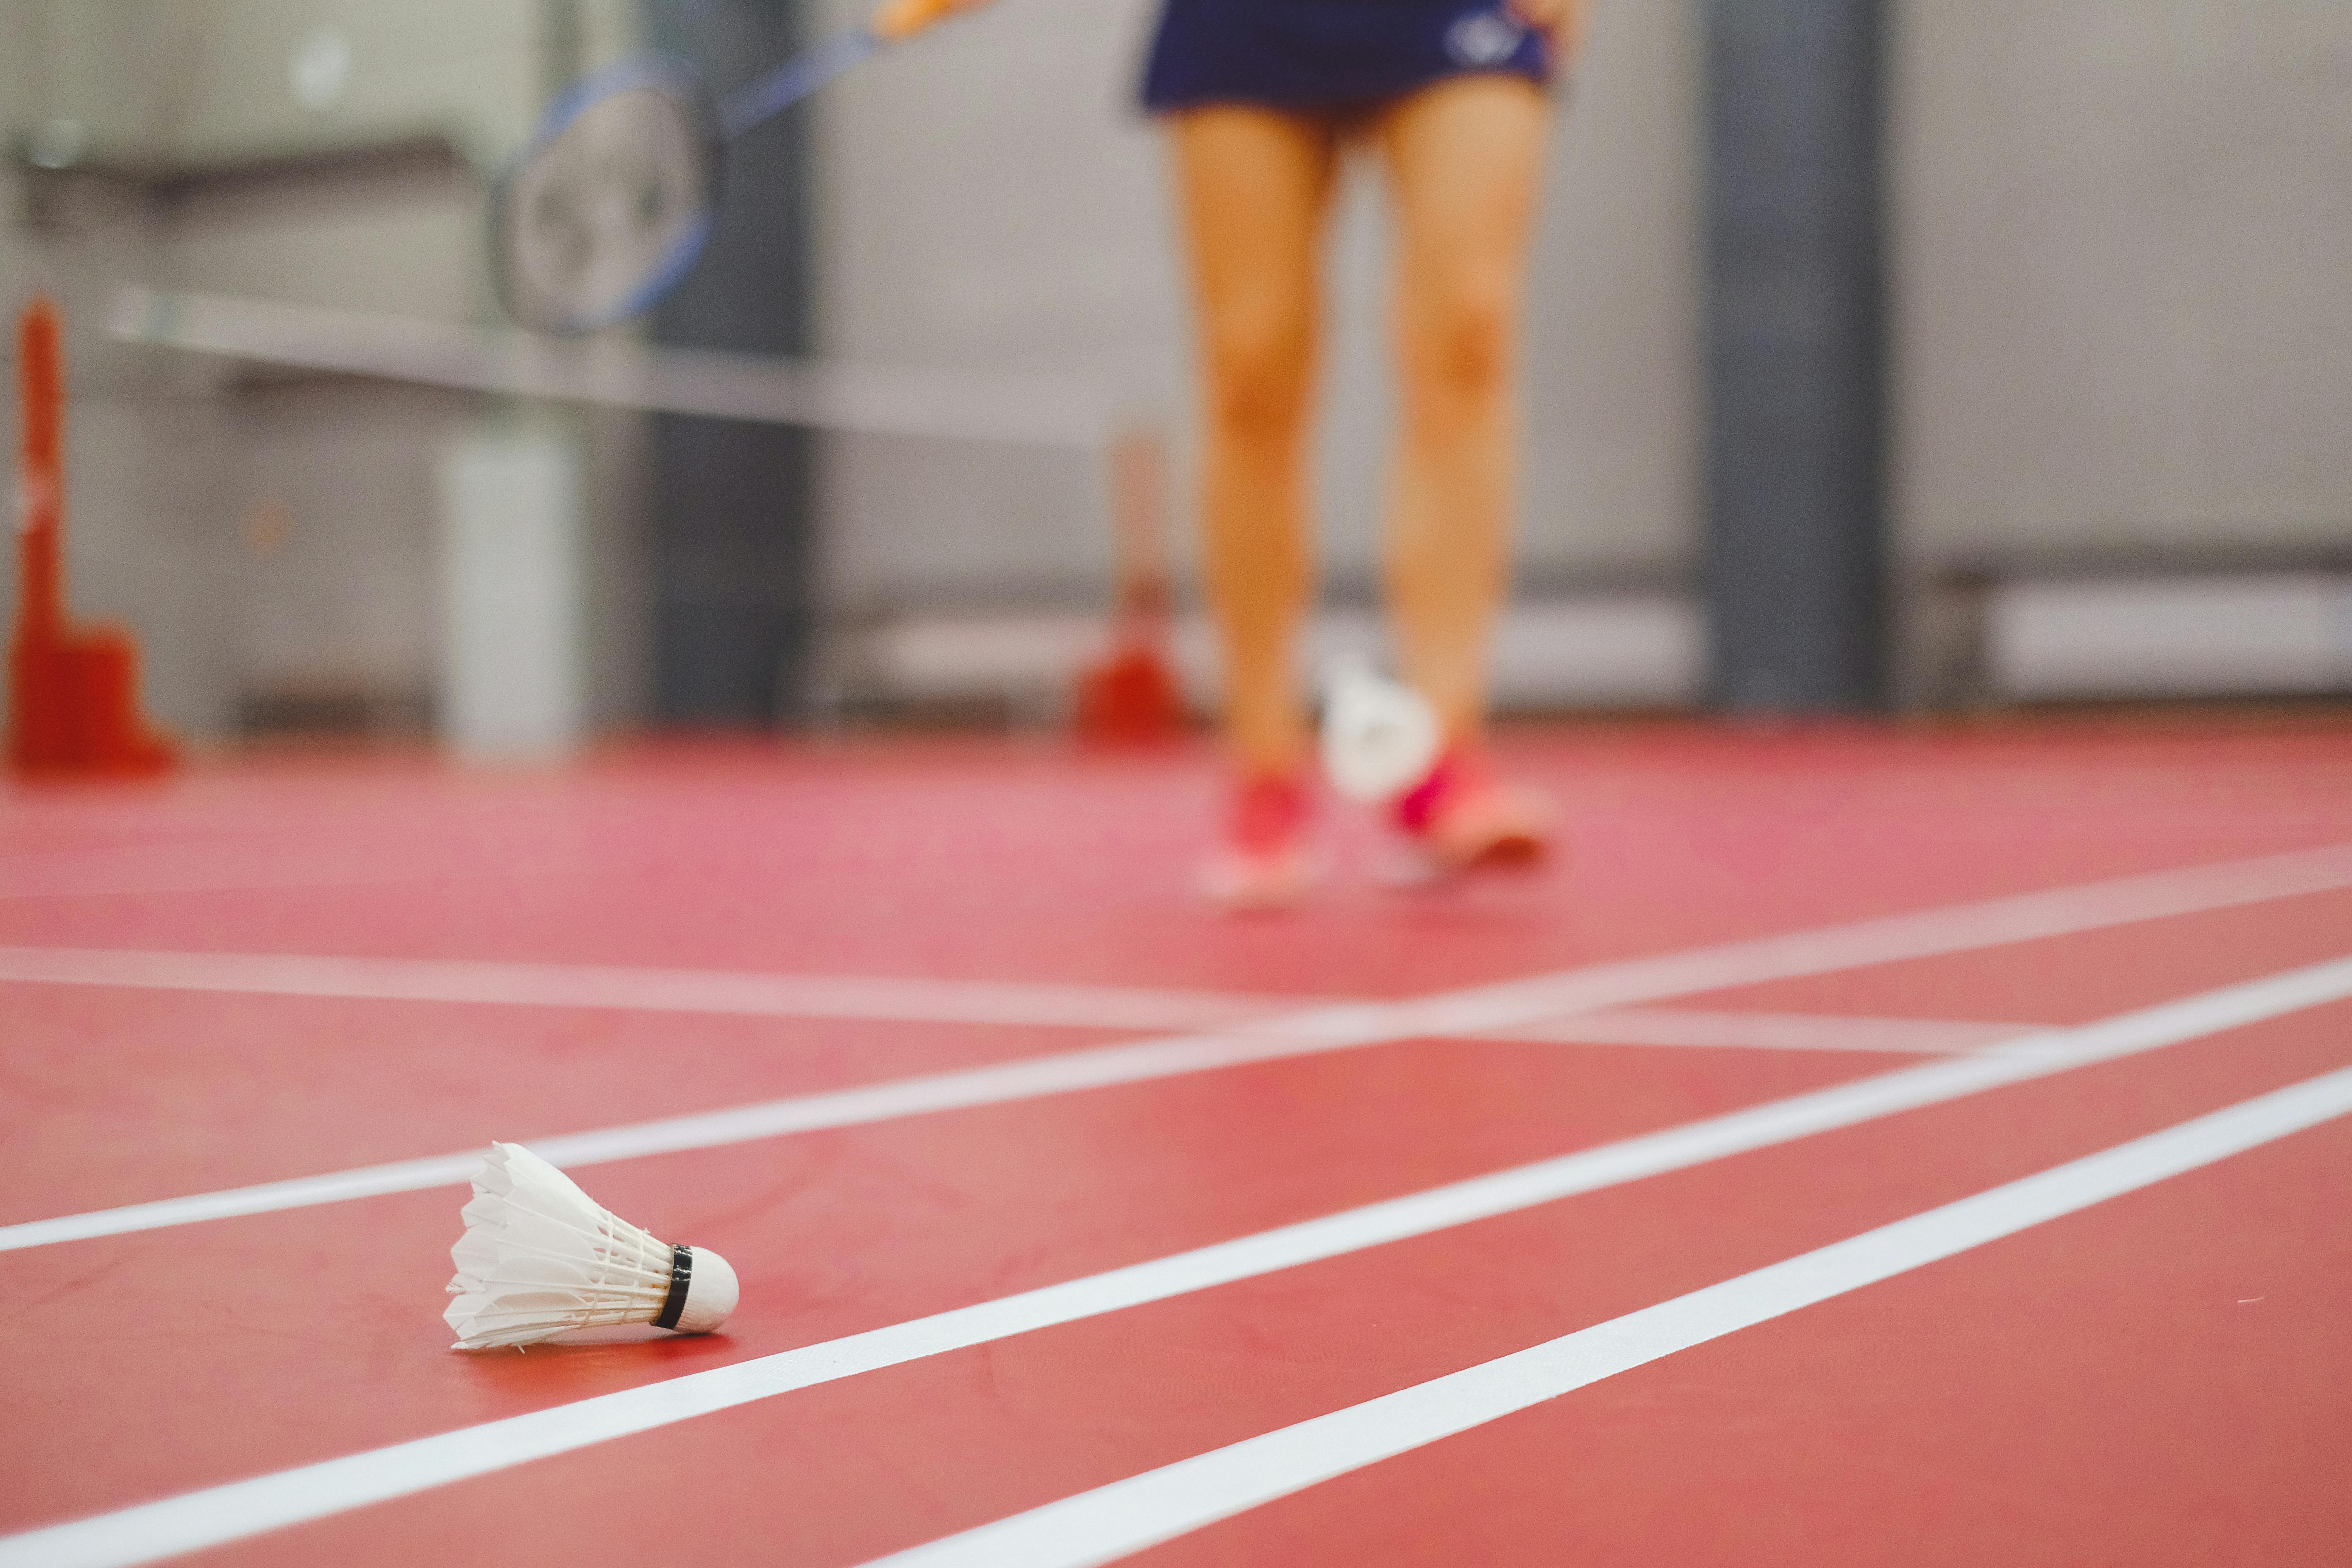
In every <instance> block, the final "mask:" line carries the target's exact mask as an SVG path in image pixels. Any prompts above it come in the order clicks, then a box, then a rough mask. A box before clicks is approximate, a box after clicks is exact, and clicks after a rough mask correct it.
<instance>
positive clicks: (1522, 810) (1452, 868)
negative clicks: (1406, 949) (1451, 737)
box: [1389, 746, 1559, 880]
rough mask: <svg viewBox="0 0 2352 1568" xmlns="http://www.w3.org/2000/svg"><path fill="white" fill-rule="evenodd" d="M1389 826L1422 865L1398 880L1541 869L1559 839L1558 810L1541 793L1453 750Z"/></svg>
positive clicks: (1467, 751) (1392, 814)
mask: <svg viewBox="0 0 2352 1568" xmlns="http://www.w3.org/2000/svg"><path fill="white" fill-rule="evenodd" d="M1389 819H1390V821H1391V823H1392V824H1393V825H1394V826H1395V827H1396V829H1397V830H1398V832H1400V833H1402V835H1403V836H1404V837H1405V839H1406V841H1407V843H1408V844H1409V845H1410V846H1411V847H1412V854H1413V858H1414V859H1415V860H1416V861H1418V862H1419V864H1418V867H1417V868H1407V875H1406V876H1405V877H1404V878H1402V879H1404V880H1426V879H1431V878H1435V877H1444V876H1450V875H1452V874H1454V873H1456V872H1461V871H1469V870H1483V869H1486V868H1526V867H1532V866H1536V865H1538V864H1540V863H1542V862H1543V861H1544V860H1546V859H1548V858H1550V856H1551V854H1552V848H1553V845H1554V842H1555V841H1556V839H1557V838H1558V837H1559V807H1558V806H1557V805H1554V804H1553V803H1552V801H1551V799H1550V798H1549V796H1547V795H1542V794H1540V793H1539V792H1538V791H1535V790H1531V789H1528V788H1527V787H1525V786H1524V785H1520V784H1507V783H1506V782H1504V781H1503V780H1501V779H1498V778H1496V776H1495V772H1494V766H1493V764H1492V763H1490V762H1489V761H1488V760H1487V758H1486V753H1485V752H1481V751H1478V750H1475V749H1474V748H1470V747H1465V746H1451V747H1448V748H1447V749H1446V751H1445V752H1444V754H1442V755H1441V756H1440V757H1439V758H1438V759H1437V762H1436V763H1435V765H1433V767H1431V769H1430V770H1429V775H1428V776H1427V777H1426V778H1424V779H1423V780H1422V781H1421V783H1419V784H1415V785H1414V786H1413V787H1412V788H1411V789H1409V790H1407V791H1405V793H1404V794H1402V795H1399V796H1397V798H1396V799H1395V801H1394V802H1392V803H1391V805H1390V807H1389ZM1416 871H1417V874H1415V872H1416Z"/></svg>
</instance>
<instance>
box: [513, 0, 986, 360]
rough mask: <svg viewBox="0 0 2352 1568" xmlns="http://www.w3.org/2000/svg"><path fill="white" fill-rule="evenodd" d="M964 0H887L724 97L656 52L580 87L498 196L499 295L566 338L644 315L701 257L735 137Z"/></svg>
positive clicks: (532, 322)
mask: <svg viewBox="0 0 2352 1568" xmlns="http://www.w3.org/2000/svg"><path fill="white" fill-rule="evenodd" d="M959 8H961V7H960V5H959V4H958V0H887V3H886V4H884V5H883V6H882V7H881V8H880V9H879V10H877V11H876V12H875V13H874V15H873V16H872V18H871V19H869V20H868V21H867V22H866V25H865V26H860V27H853V28H851V29H849V30H848V31H847V32H845V33H840V34H837V35H835V37H830V38H827V39H826V40H824V42H823V43H820V44H817V45H814V46H813V47H810V48H808V49H805V50H803V51H802V52H801V53H800V54H797V55H795V56H793V58H791V59H789V60H786V61H785V62H784V63H783V64H782V65H781V66H778V67H777V68H775V69H774V70H772V71H770V72H768V73H767V74H766V75H764V76H761V77H760V78H758V79H755V80H753V81H751V82H750V83H748V84H747V85H745V86H743V87H741V88H739V89H736V90H735V91H733V92H730V93H729V94H727V95H726V96H725V97H723V98H715V97H713V96H712V95H711V94H710V93H709V90H708V89H706V88H705V87H704V86H703V84H702V82H701V80H700V79H698V77H697V76H696V75H695V74H694V72H693V71H692V70H690V69H688V68H687V67H685V66H684V65H682V64H680V63H679V62H677V61H676V60H671V59H667V58H658V57H646V58H636V59H630V60H624V61H622V62H621V63H620V64H618V65H615V66H614V67H612V68H608V69H606V70H603V71H599V72H597V73H596V74H595V75H593V76H591V77H588V78H585V79H583V80H581V81H580V82H578V83H576V84H574V85H573V86H572V88H571V89H568V90H567V91H565V93H564V94H563V96H562V97H561V98H559V99H557V100H556V101H555V102H554V103H552V104H551V105H549V106H548V110H547V112H546V113H545V114H544V115H542V116H541V120H540V124H539V129H538V130H537V131H536V132H534V133H533V134H532V136H531V139H530V142H528V143H527V144H526V145H525V146H524V148H523V151H522V153H520V155H519V156H518V157H517V158H516V159H515V161H514V163H512V165H510V166H509V169H508V171H507V172H506V174H504V175H503V176H502V177H501V178H500V179H499V181H498V183H497V184H496V186H495V188H494V189H493V191H492V195H491V202H490V234H489V239H490V273H491V277H492V279H493V280H494V282H495V284H496V286H497V289H498V294H499V302H500V303H501V304H502V305H504V306H505V307H506V310H507V313H508V314H509V316H511V317H513V318H514V319H515V320H516V321H520V322H521V323H522V324H524V325H525V326H528V327H535V328H537V329H538V330H540V331H547V332H562V333H565V334H576V333H581V332H591V331H595V330H596V329H598V328H599V327H607V326H610V325H612V324H613V323H614V322H615V321H625V320H627V319H628V318H629V317H631V316H634V315H636V314H638V313H640V312H641V311H644V310H647V309H648V308H650V307H651V306H652V305H653V304H654V302H655V301H656V300H659V299H660V298H661V297H662V296H663V295H665V294H667V293H668V292H669V290H670V289H672V288H674V287H676V286H677V282H678V280H679V279H682V278H684V277H685V276H686V275H687V274H688V272H690V271H692V270H693V268H694V263H695V260H696V258H698V257H699V256H700V255H701V254H702V247H703V244H704V242H705V240H707V239H708V238H709V234H710V224H711V217H712V214H713V212H714V211H715V210H716V207H717V204H718V198H719V155H720V153H723V152H724V151H725V149H726V147H727V144H728V143H729V142H733V141H735V140H736V139H737V138H739V137H740V136H742V135H744V134H745V133H746V132H750V131H751V130H753V129H754V128H755V127H758V126H760V125H762V124H764V123H766V122H767V121H770V120H772V119H773V118H775V117H776V116H777V115H778V114H781V113H782V112H783V111H784V110H786V109H788V108H790V107H791V106H792V105H793V104H795V103H797V102H799V101H800V100H802V99H804V98H806V97H807V96H808V95H809V94H811V93H813V92H814V91H816V90H817V89H819V88H821V87H823V86H824V85H825V84H826V83H827V82H829V81H832V80H833V79H835V78H836V77H838V76H840V75H841V74H842V73H843V72H844V71H846V70H848V69H850V68H852V67H854V66H856V65H858V64H859V63H861V62H862V61H865V60H866V59H869V58H872V57H873V56H874V55H876V54H877V53H879V52H880V51H881V50H883V49H885V48H887V47H889V46H890V45H892V44H896V43H900V42H903V41H904V40H906V39H908V38H910V37H914V36H915V35H916V34H917V33H919V32H921V31H922V30H923V29H924V28H926V27H928V26H930V25H931V24H932V23H933V22H936V21H938V20H939V19H940V17H941V16H945V15H947V14H948V13H949V12H950V11H952V10H956V9H959Z"/></svg>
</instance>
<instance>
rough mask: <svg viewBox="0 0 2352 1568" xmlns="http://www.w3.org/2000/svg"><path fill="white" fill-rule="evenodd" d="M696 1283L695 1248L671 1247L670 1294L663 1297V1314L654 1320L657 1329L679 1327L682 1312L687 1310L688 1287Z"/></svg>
mask: <svg viewBox="0 0 2352 1568" xmlns="http://www.w3.org/2000/svg"><path fill="white" fill-rule="evenodd" d="M693 1283H694V1248H692V1247H671V1248H670V1249H669V1294H668V1295H667V1296H665V1297H663V1298H662V1310H661V1316H660V1317H658V1318H656V1319H655V1320H654V1327H655V1328H657V1329H674V1328H676V1327H677V1318H678V1314H679V1313H680V1312H683V1311H685V1310H686V1291H687V1288H688V1286H690V1285H692V1284H693Z"/></svg>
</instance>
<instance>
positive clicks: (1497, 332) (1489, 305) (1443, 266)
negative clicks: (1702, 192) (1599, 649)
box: [1375, 75, 1551, 867]
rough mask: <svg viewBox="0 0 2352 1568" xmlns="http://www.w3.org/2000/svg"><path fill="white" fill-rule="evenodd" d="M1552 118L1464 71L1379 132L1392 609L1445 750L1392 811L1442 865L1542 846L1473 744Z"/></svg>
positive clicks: (1506, 524) (1511, 491)
mask: <svg viewBox="0 0 2352 1568" xmlns="http://www.w3.org/2000/svg"><path fill="white" fill-rule="evenodd" d="M1550 118H1551V117H1550V105H1549V100H1548V99H1547V97H1546V96H1545V94H1544V93H1543V91H1542V90H1541V89H1539V88H1538V87H1537V86H1535V85H1534V84H1533V83H1532V82H1529V81H1528V80H1527V79H1524V78H1521V77H1516V76H1504V75H1484V76H1463V77H1454V78H1450V79H1446V80H1444V81H1442V82H1439V83H1437V84H1435V85H1433V86H1432V87H1429V88H1426V89H1423V90H1422V91H1420V92H1417V93H1415V94H1413V95H1412V96H1411V97H1409V98H1406V99H1403V100H1400V101H1399V102H1398V103H1396V104H1395V105H1393V106H1391V108H1390V109H1389V110H1386V111H1385V112H1384V113H1383V114H1382V115H1381V119H1380V121H1379V123H1378V125H1377V127H1376V130H1375V134H1376V137H1377V140H1378V144H1379V146H1380V149H1381V154H1382V157H1383V159H1384V161H1385V163H1386V165H1387V168H1388V172H1389V175H1390V184H1391V192H1392V204H1393V208H1394V211H1395V213H1396V216H1397V225H1396V227H1397V259H1396V296H1395V304H1394V310H1393V329H1394V332H1395V339H1396V353H1397V367H1398V395H1399V403H1400V415H1401V419H1400V427H1399V431H1398V443H1397V450H1396V457H1395V463H1394V468H1393V471H1392V474H1391V491H1390V499H1389V514H1388V518H1387V539H1386V561H1385V566H1386V576H1387V587H1388V593H1389V606H1390V613H1391V617H1392V620H1393V622H1394V625H1395V628H1396V634H1397V642H1398V647H1399V651H1400V653H1401V656H1402V662H1403V665H1404V673H1405V676H1406V679H1408V680H1410V681H1411V682H1412V685H1413V686H1414V687H1415V688H1416V689H1419V690H1420V692H1421V693H1422V695H1423V696H1424V697H1425V698H1427V699H1428V700H1429V701H1430V704H1431V705H1432V706H1433V708H1435V709H1436V710H1437V714H1438V717H1439V720H1440V721H1441V723H1442V724H1443V726H1444V732H1445V736H1446V741H1447V750H1446V753H1445V756H1444V759H1442V760H1441V762H1440V763H1439V764H1438V766H1437V768H1436V770H1435V771H1433V773H1432V774H1431V775H1430V777H1429V778H1428V779H1427V780H1426V781H1424V783H1423V786H1422V787H1421V788H1420V789H1417V790H1415V791H1413V792H1412V793H1411V794H1409V795H1407V796H1405V797H1404V798H1403V799H1402V800H1401V801H1400V802H1399V803H1398V811H1397V816H1398V819H1399V822H1400V824H1401V825H1402V826H1404V827H1406V828H1407V829H1408V830H1410V831H1411V832H1412V833H1413V834H1415V835H1416V836H1417V837H1419V838H1420V839H1421V841H1422V842H1423V846H1424V847H1425V848H1426V849H1427V850H1428V851H1429V852H1430V853H1431V855H1432V857H1433V858H1434V859H1435V860H1436V862H1437V863H1438V864H1439V865H1440V866H1441V867H1444V866H1459V865H1465V864H1469V863H1472V862H1475V861H1482V860H1489V859H1496V860H1524V859H1529V858H1535V857H1536V856H1538V855H1540V854H1541V853H1542V851H1543V849H1544V847H1545V846H1546V844H1547V842H1548V839H1549V826H1550V817H1551V813H1550V810H1549V805H1548V804H1547V803H1545V802H1544V801H1542V800H1541V799H1540V798H1539V797H1537V796H1533V795H1528V793H1527V792H1524V791H1519V790H1513V789H1510V788H1507V787H1506V786H1503V785H1501V784H1497V783H1496V781H1495V780H1494V779H1493V778H1492V777H1491V775H1490V774H1489V773H1488V772H1487V769H1486V763H1485V760H1484V752H1483V749H1482V746H1481V739H1482V733H1483V731H1484V729H1485V725H1486V676H1487V655H1488V645H1489V643H1490V640H1491V637H1492V634H1493V630H1494V623H1495V618H1496V614H1497V612H1498V611H1499V610H1500V608H1501V606H1502V603H1503V598H1504V595H1505V592H1506V589H1507V580H1508V572H1509V554H1510V526H1511V518H1512V513H1513V510H1514V507H1515V504H1516V500H1517V466H1518V421H1517V367H1516V363H1515V361H1516V347H1517V343H1516V340H1517V322H1518V311H1519V298H1520V291H1521V283H1522V279H1523V276H1524V273H1525V270H1526V258H1527V252H1528V239H1529V237H1530V231H1531V228H1532V226H1533V220H1534V214H1535V205H1536V199H1537V196H1538V191H1539V188H1540V184H1541V180H1542V173H1543V154H1544V149H1545V144H1546V142H1547V140H1548V132H1549V123H1550Z"/></svg>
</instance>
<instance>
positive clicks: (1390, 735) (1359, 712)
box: [1323, 664, 1445, 801]
mask: <svg viewBox="0 0 2352 1568" xmlns="http://www.w3.org/2000/svg"><path fill="white" fill-rule="evenodd" d="M1444 740H1445V737H1444V732H1443V731H1442V730H1441V729H1440V727H1439V725H1438V722H1437V714H1436V711H1435V710H1433V709H1432V708H1431V707H1430V705H1429V703H1428V702H1427V701H1426V700H1424V699H1423V697H1422V695H1421V693H1420V692H1418V691H1415V690H1414V689H1412V687H1410V686H1406V685H1403V684H1402V683H1400V682H1398V681H1394V680H1390V679H1386V678H1385V677H1382V676H1380V675H1376V674H1374V673H1373V672H1372V671H1371V670H1370V669H1369V668H1365V667H1364V666H1363V665H1360V664H1350V665H1343V666H1341V667H1340V668H1339V669H1337V670H1335V671H1334V672H1333V673H1332V676H1331V679H1330V687H1329V692H1328V696H1327V697H1326V698H1325V700H1324V704H1323V771H1324V773H1325V774H1326V775H1327V776H1328V777H1329V779H1330V781H1331V787H1332V788H1334V789H1336V790H1338V791H1339V793H1340V794H1341V795H1346V796H1348V797H1349V799H1351V800H1361V801H1383V800H1388V799H1390V798H1391V797H1392V796H1395V795H1402V794H1403V793H1404V792H1405V791H1406V790H1408V789H1411V788H1412V786H1413V785H1414V784H1419V783H1420V782H1421V781H1422V780H1423V778H1424V777H1426V776H1427V775H1428V773H1429V770H1430V769H1431V768H1432V767H1433V766H1434V765H1435V764H1436V762H1437V753H1438V751H1439V748H1440V747H1442V746H1443V745H1444Z"/></svg>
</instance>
